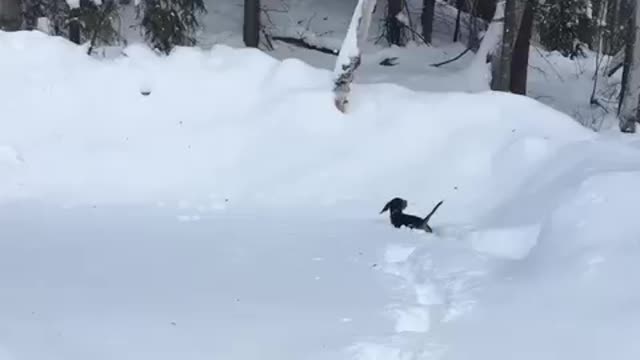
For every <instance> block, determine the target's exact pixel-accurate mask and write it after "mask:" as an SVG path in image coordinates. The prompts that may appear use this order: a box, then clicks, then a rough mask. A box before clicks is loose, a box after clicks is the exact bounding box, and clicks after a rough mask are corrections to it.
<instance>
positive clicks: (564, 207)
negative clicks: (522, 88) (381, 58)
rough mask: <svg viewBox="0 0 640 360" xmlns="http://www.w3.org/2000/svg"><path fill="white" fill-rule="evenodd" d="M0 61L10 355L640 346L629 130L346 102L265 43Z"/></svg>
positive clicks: (576, 351)
mask: <svg viewBox="0 0 640 360" xmlns="http://www.w3.org/2000/svg"><path fill="white" fill-rule="evenodd" d="M0 53H1V54H3V56H2V57H0V79H3V80H2V82H1V83H0V98H2V99H6V101H5V103H4V106H3V114H4V115H3V116H2V118H1V119H0V125H1V131H0V289H2V297H1V298H0V319H3V321H1V322H0V359H1V360H22V359H26V360H40V359H43V358H45V357H46V358H48V359H65V360H75V359H78V360H80V359H87V358H91V359H134V358H135V359H147V358H148V359H170V358H171V359H175V358H186V359H211V358H224V359H285V360H286V359H291V360H294V359H314V360H315V359H337V358H338V359H340V358H344V359H452V360H465V359H469V358H471V357H473V358H475V359H505V360H506V359H514V358H519V359H540V358H545V359H555V358H562V359H569V358H579V359H594V360H595V359H610V358H615V359H637V358H638V356H640V348H638V345H637V343H636V342H635V337H636V336H635V335H637V334H638V333H640V328H638V324H639V323H640V322H639V321H640V305H638V304H640V302H639V301H638V300H640V299H639V297H640V287H638V286H637V285H634V282H633V279H632V274H634V273H635V272H637V271H639V270H640V268H639V266H638V265H637V261H634V260H635V259H636V258H637V257H638V255H640V242H639V241H638V239H640V225H638V222H637V221H635V217H636V214H635V211H634V210H635V208H636V205H635V204H637V203H639V202H640V195H636V193H635V192H633V191H632V189H633V188H634V186H635V184H637V183H638V181H639V180H640V141H638V140H636V139H635V138H630V139H626V140H625V141H621V139H619V138H617V137H614V136H612V135H597V134H595V133H593V132H591V131H589V130H586V129H585V128H583V127H581V126H579V125H578V124H577V123H576V122H575V121H574V120H573V119H571V118H570V117H569V116H567V115H565V114H563V113H560V112H558V111H556V110H553V109H551V108H549V107H547V106H545V105H543V104H541V103H539V102H537V101H535V100H533V99H529V98H524V97H518V96H513V95H507V94H495V93H491V92H479V93H475V94H470V93H463V92H440V93H433V92H430V93H428V92H416V91H414V90H410V89H407V88H404V87H400V86H398V85H390V84H372V83H369V84H357V85H356V86H354V87H353V94H352V103H351V110H350V112H349V113H348V114H347V115H344V114H341V113H339V112H337V111H336V110H335V108H334V107H333V103H332V94H331V73H330V72H329V71H327V70H324V69H319V68H314V67H311V66H309V65H307V64H305V63H304V62H302V61H300V60H294V59H288V60H284V61H279V60H276V59H274V58H273V57H271V56H268V55H265V54H263V53H261V52H258V51H256V50H248V49H232V48H230V47H226V46H214V47H213V48H212V49H211V50H206V51H205V50H197V49H186V48H181V49H178V50H177V51H176V52H175V53H174V54H172V55H171V56H169V57H166V58H160V57H157V56H156V55H154V54H153V53H151V52H150V51H148V50H146V49H145V48H143V47H141V46H137V45H136V46H131V47H128V48H127V49H125V54H126V56H121V57H118V58H115V59H110V60H98V59H94V58H88V57H87V56H86V55H85V51H84V49H83V48H80V47H76V46H75V45H71V44H69V43H67V42H66V41H63V40H61V39H57V38H51V37H46V36H44V35H42V34H40V33H36V32H33V33H28V32H19V33H11V34H9V33H0ZM474 75H478V76H480V75H482V74H474ZM394 196H402V197H404V198H407V199H408V200H409V201H410V205H409V209H408V210H409V211H410V212H412V213H417V214H426V213H427V212H428V211H429V210H430V209H431V207H432V206H433V205H434V204H435V203H436V202H437V201H439V200H444V205H443V206H442V208H441V209H440V210H439V211H438V212H437V213H436V215H435V216H434V218H433V220H432V221H431V224H432V225H433V227H434V231H435V233H434V234H424V233H419V232H412V231H409V230H405V229H402V230H397V229H393V228H392V227H391V226H390V224H389V222H388V218H387V217H386V216H382V215H378V212H379V211H380V210H381V208H382V206H383V205H384V203H385V202H386V201H388V200H389V199H390V198H391V197H394Z"/></svg>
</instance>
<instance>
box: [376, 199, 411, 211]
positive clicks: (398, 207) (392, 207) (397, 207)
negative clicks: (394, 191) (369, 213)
mask: <svg viewBox="0 0 640 360" xmlns="http://www.w3.org/2000/svg"><path fill="white" fill-rule="evenodd" d="M406 208H407V200H405V199H402V198H399V197H397V198H393V199H391V201H389V202H388V203H387V205H385V206H384V208H382V211H380V214H382V213H383V212H385V211H387V210H389V212H391V213H392V214H393V213H396V212H400V211H403V210H404V209H406Z"/></svg>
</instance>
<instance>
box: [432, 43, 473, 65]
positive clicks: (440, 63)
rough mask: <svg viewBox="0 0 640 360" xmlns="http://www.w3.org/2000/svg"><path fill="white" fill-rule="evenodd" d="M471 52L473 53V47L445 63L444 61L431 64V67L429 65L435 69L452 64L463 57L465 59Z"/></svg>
mask: <svg viewBox="0 0 640 360" xmlns="http://www.w3.org/2000/svg"><path fill="white" fill-rule="evenodd" d="M469 51H471V47H470V46H468V47H467V48H466V49H464V51H463V52H461V53H460V54H458V55H456V56H454V57H452V58H451V59H449V60H445V61H442V62H439V63H435V64H431V65H429V66H433V67H440V66H443V65H447V64H450V63H452V62H454V61H456V60H458V59H460V58H461V57H463V56H464V55H465V54H466V53H468V52H469Z"/></svg>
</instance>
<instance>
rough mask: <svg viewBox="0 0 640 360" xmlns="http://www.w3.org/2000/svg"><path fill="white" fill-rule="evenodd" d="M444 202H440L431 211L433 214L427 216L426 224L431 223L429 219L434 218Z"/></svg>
mask: <svg viewBox="0 0 640 360" xmlns="http://www.w3.org/2000/svg"><path fill="white" fill-rule="evenodd" d="M443 202H444V201H440V202H439V203H437V204H436V206H435V207H434V208H433V210H431V212H430V213H429V215H427V217H426V218H424V223H425V224H427V223H429V219H431V216H433V214H435V213H436V210H438V208H439V207H440V205H442V203H443Z"/></svg>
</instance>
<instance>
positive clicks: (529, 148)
mask: <svg viewBox="0 0 640 360" xmlns="http://www.w3.org/2000/svg"><path fill="white" fill-rule="evenodd" d="M0 51H2V53H3V54H5V55H3V57H2V59H0V76H2V78H3V79H4V80H3V82H2V84H0V96H1V97H2V98H4V99H11V101H8V102H7V104H6V105H7V106H6V108H5V110H4V114H5V116H3V120H2V127H3V131H2V132H1V133H0V146H2V147H3V148H4V149H10V150H4V151H3V154H4V155H3V158H2V159H4V158H5V157H8V158H9V159H8V160H7V159H4V160H3V164H4V165H2V172H3V176H2V177H0V181H2V183H1V186H0V200H2V201H7V200H11V199H16V198H40V199H42V198H45V199H56V201H63V202H67V203H113V202H115V203H123V202H130V203H156V202H158V201H162V202H166V203H171V204H177V203H178V202H180V201H188V202H190V203H192V204H197V205H199V206H212V204H211V202H212V201H218V200H220V199H229V203H232V204H236V205H238V206H240V205H241V204H244V205H247V204H250V205H252V206H254V207H255V206H268V207H274V206H295V205H307V206H309V208H320V207H323V206H328V205H335V204H338V203H339V204H341V207H344V206H347V205H351V204H357V205H354V206H357V207H358V208H362V206H366V208H367V210H366V211H367V212H370V211H371V209H370V208H369V206H374V207H375V208H377V207H379V206H380V204H381V203H383V201H386V200H387V198H389V197H391V196H396V195H399V196H405V197H408V198H409V199H410V200H411V201H412V202H414V204H419V205H418V206H420V207H423V208H424V209H427V208H430V207H431V206H432V204H433V203H434V202H435V201H437V200H440V199H446V201H447V204H446V205H447V206H445V207H443V212H446V211H448V210H446V209H445V208H449V209H455V208H459V207H465V206H466V205H468V204H470V203H479V202H484V203H486V204H487V206H491V204H494V203H496V202H499V201H500V200H501V199H500V198H495V194H494V191H493V190H495V189H496V188H502V187H503V185H502V184H496V182H495V180H496V179H500V178H502V177H503V176H501V175H506V174H509V177H510V178H512V179H513V178H514V177H515V178H524V177H525V176H526V174H527V172H528V171H533V169H532V168H533V166H529V165H535V164H536V163H538V162H539V161H540V157H545V156H552V154H553V151H554V148H555V147H557V146H559V145H560V144H563V143H565V142H567V141H574V140H578V139H585V138H588V137H590V136H591V135H590V134H589V133H588V132H587V131H585V130H583V129H581V128H580V127H579V126H578V125H576V124H575V123H574V122H573V121H572V120H571V119H570V118H568V117H566V116H564V115H562V114H560V113H558V112H556V111H553V110H551V109H549V108H547V107H545V106H542V105H540V104H538V103H537V102H535V101H532V100H529V99H527V98H522V97H515V96H510V95H501V94H493V93H484V94H477V95H471V94H462V93H457V94H456V93H452V94H425V93H416V92H412V91H409V90H406V89H403V88H400V87H396V86H393V85H368V86H358V87H356V89H355V90H354V93H353V100H352V103H353V104H352V105H353V110H352V112H351V113H350V114H349V115H346V116H345V115H343V114H340V113H339V112H337V111H335V109H334V108H333V105H332V100H331V99H332V98H331V96H332V95H331V74H330V73H329V72H327V71H324V70H318V69H315V68H312V67H310V66H307V65H306V64H304V63H302V62H300V61H298V60H295V59H288V60H285V61H282V62H279V61H276V60H274V59H272V58H270V57H269V56H268V55H266V54H264V53H261V52H259V51H256V50H250V49H231V48H228V47H225V46H216V47H214V48H213V49H212V50H211V51H201V50H197V49H189V48H178V49H177V50H176V51H175V53H174V54H172V55H171V56H169V57H166V58H163V57H158V56H156V55H154V54H153V53H151V52H150V51H149V50H147V49H145V48H143V47H141V46H135V45H134V46H131V47H129V48H127V49H126V50H125V51H124V54H123V56H122V57H119V58H117V59H115V60H113V61H98V60H94V59H91V58H89V57H87V56H86V55H85V54H84V50H83V48H82V47H77V46H74V45H72V44H69V43H67V42H65V41H64V40H62V39H57V38H49V37H46V36H44V35H42V34H40V33H37V32H33V33H30V32H22V33H15V34H5V33H2V34H0ZM147 91H148V92H150V94H149V95H148V96H144V95H142V94H141V93H146V92H147ZM513 151H516V152H517V154H519V155H509V156H512V157H516V156H517V157H518V159H517V162H518V163H519V166H520V167H521V168H522V169H523V171H520V172H518V173H517V174H513V173H512V171H511V169H510V168H509V166H508V163H510V162H511V160H512V159H501V158H500V157H501V156H502V155H500V154H503V153H505V152H509V153H512V152H513ZM14 152H15V156H13V155H11V154H13V153H14ZM16 156H17V157H18V158H20V159H21V161H19V162H16V161H15V159H16ZM11 159H13V160H11ZM505 162H507V165H504V163H505ZM513 180H515V181H517V179H513ZM489 193H491V194H492V196H490V197H487V196H486V195H487V194H489ZM212 199H213V200H212ZM466 215H468V216H473V214H471V213H470V214H466Z"/></svg>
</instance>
